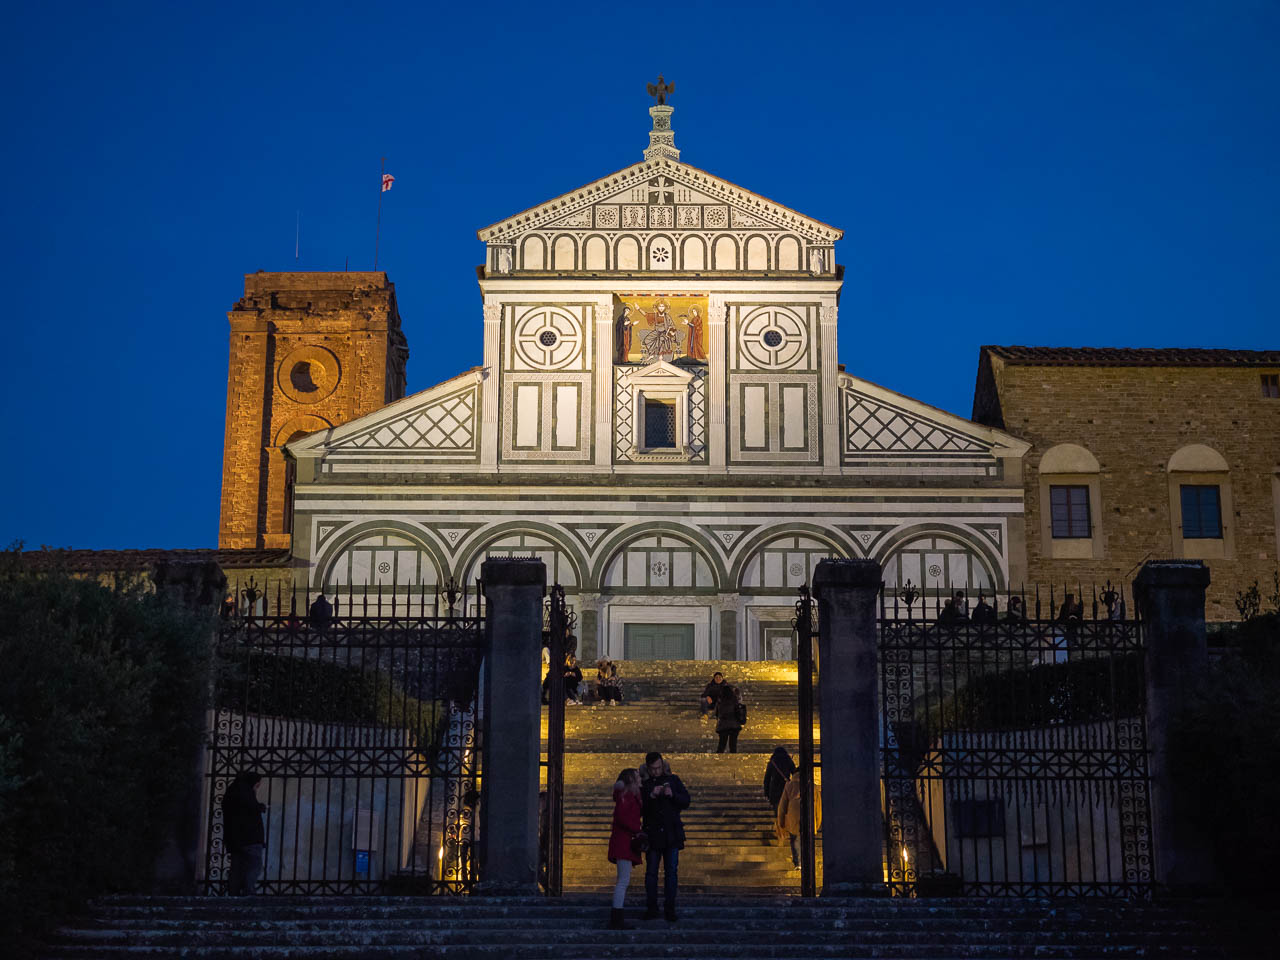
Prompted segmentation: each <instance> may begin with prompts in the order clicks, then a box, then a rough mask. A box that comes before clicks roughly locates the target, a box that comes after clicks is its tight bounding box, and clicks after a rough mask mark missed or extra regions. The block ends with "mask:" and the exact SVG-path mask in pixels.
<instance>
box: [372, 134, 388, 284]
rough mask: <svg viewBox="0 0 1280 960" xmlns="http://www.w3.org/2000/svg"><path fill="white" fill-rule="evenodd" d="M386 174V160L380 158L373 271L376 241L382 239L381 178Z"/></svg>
mask: <svg viewBox="0 0 1280 960" xmlns="http://www.w3.org/2000/svg"><path fill="white" fill-rule="evenodd" d="M386 172H387V158H386V157H383V158H382V170H381V172H380V173H379V174H378V226H377V228H376V229H375V230H374V232H373V269H374V270H375V271H376V270H377V269H378V240H379V239H381V237H382V195H383V194H384V193H385V192H386V191H385V190H383V189H382V176H383V174H385V173H386Z"/></svg>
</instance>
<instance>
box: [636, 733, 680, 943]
mask: <svg viewBox="0 0 1280 960" xmlns="http://www.w3.org/2000/svg"><path fill="white" fill-rule="evenodd" d="M644 763H645V772H646V773H647V774H648V779H646V780H645V781H644V784H643V785H642V786H641V788H640V799H641V802H642V804H643V806H642V808H641V814H642V816H643V819H644V832H645V833H646V834H647V835H648V837H649V850H648V852H647V853H646V854H645V856H646V857H648V862H647V863H646V864H645V871H644V892H645V897H646V898H647V908H648V909H647V910H646V911H645V919H646V920H652V919H654V918H656V917H657V916H658V864H659V863H661V864H662V872H663V884H662V896H663V912H664V913H665V915H666V918H667V921H668V922H670V923H674V922H675V920H676V885H677V868H678V866H679V862H680V851H681V850H683V849H684V824H683V823H681V822H680V811H681V810H684V809H687V808H688V806H689V791H688V790H686V789H685V787H684V784H683V783H681V782H680V778H679V777H677V776H675V775H674V774H672V773H668V772H666V771H665V770H664V764H663V760H662V754H660V753H658V752H657V751H656V750H655V751H653V752H652V753H649V754H647V755H646V756H645V758H644Z"/></svg>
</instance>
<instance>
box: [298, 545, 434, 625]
mask: <svg viewBox="0 0 1280 960" xmlns="http://www.w3.org/2000/svg"><path fill="white" fill-rule="evenodd" d="M323 583H324V592H325V594H326V595H327V596H329V597H338V598H339V603H338V608H339V610H340V611H341V612H343V613H345V612H346V611H347V609H348V606H347V605H348V604H351V605H352V606H354V607H355V609H356V611H357V612H359V610H360V609H361V605H362V604H363V601H364V598H365V597H366V596H367V597H368V598H369V602H370V603H371V604H373V603H377V602H379V601H381V602H382V604H383V606H384V609H385V607H386V606H387V605H388V604H389V603H390V602H391V598H392V597H393V596H394V597H395V600H396V606H397V609H401V608H402V605H403V609H404V610H405V612H406V613H427V614H430V613H432V612H433V611H434V609H435V604H436V599H437V591H438V590H439V585H440V572H439V570H438V569H437V567H436V560H435V557H434V556H433V555H432V554H431V552H430V551H429V550H427V549H426V548H425V547H424V546H423V545H422V544H421V543H418V542H417V541H415V540H413V539H411V538H410V537H407V536H405V535H403V534H400V533H396V532H393V531H378V532H375V533H369V534H366V535H364V536H362V537H360V538H359V539H358V540H355V541H353V542H352V543H350V544H348V545H347V546H345V547H343V548H342V550H340V551H339V552H338V554H337V555H336V556H335V557H334V558H333V560H332V561H330V563H329V567H328V569H327V570H326V571H325V575H324V581H323Z"/></svg>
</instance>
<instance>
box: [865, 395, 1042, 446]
mask: <svg viewBox="0 0 1280 960" xmlns="http://www.w3.org/2000/svg"><path fill="white" fill-rule="evenodd" d="M840 399H841V407H842V409H841V414H842V418H843V423H842V428H843V429H842V430H841V433H842V445H843V454H844V456H845V458H850V457H863V456H875V455H883V454H889V455H911V456H922V455H924V456H936V455H939V454H942V455H961V456H999V455H1001V454H1006V453H1012V454H1015V455H1021V454H1022V453H1025V452H1026V451H1027V450H1028V449H1030V444H1028V443H1026V442H1025V441H1023V440H1019V439H1018V438H1017V437H1014V436H1012V435H1010V434H1007V433H1005V432H1004V431H1002V430H996V429H994V428H992V427H988V426H985V425H983V424H980V423H975V422H974V421H972V420H966V419H964V418H963V417H959V416H956V415H955V414H953V413H949V412H947V411H946V410H941V409H939V408H937V407H931V406H929V405H928V404H926V403H921V402H920V401H919V400H915V399H913V398H911V397H908V396H905V395H903V394H900V393H897V392H895V391H893V390H888V389H886V388H885V387H881V386H879V385H878V384H874V383H871V382H870V381H868V380H861V379H858V378H857V377H853V376H850V375H848V374H842V375H841V377H840Z"/></svg>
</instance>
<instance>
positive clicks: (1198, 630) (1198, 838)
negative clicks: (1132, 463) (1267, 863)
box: [1133, 560, 1216, 889]
mask: <svg viewBox="0 0 1280 960" xmlns="http://www.w3.org/2000/svg"><path fill="white" fill-rule="evenodd" d="M1208 586H1209V568H1208V567H1206V566H1205V565H1204V564H1203V563H1202V562H1201V561H1199V560H1163V561H1154V562H1150V563H1147V564H1145V565H1143V568H1142V570H1141V571H1139V573H1138V576H1137V578H1136V579H1135V580H1134V581H1133V595H1134V600H1135V601H1136V603H1137V605H1138V610H1139V611H1140V613H1141V617H1142V634H1143V640H1144V644H1145V647H1146V679H1147V748H1148V750H1149V757H1150V767H1149V773H1150V776H1151V847H1152V851H1151V852H1152V857H1153V859H1154V861H1155V874H1154V879H1155V881H1156V882H1157V883H1159V884H1163V885H1166V886H1169V887H1181V888H1183V889H1188V888H1196V887H1203V886H1207V885H1211V884H1213V883H1214V881H1215V879H1216V871H1215V868H1214V864H1213V856H1212V851H1211V850H1210V847H1209V844H1208V843H1207V842H1206V841H1205V838H1204V837H1203V836H1202V835H1201V833H1200V831H1198V830H1197V829H1196V828H1195V826H1194V824H1192V823H1191V822H1190V820H1189V819H1188V817H1187V815H1186V810H1185V809H1184V801H1182V800H1181V799H1180V798H1179V797H1178V795H1177V792H1176V790H1175V785H1174V783H1173V780H1172V778H1171V776H1170V772H1169V746H1170V726H1171V724H1172V722H1173V718H1174V715H1175V714H1176V712H1177V710H1178V708H1179V706H1180V705H1181V704H1182V702H1183V700H1184V699H1185V697H1186V695H1187V693H1188V692H1189V691H1190V690H1192V689H1193V688H1194V686H1195V685H1196V684H1197V683H1199V682H1200V681H1201V679H1202V678H1203V677H1204V675H1205V671H1206V670H1207V669H1208V666H1209V648H1208V642H1207V640H1206V638H1205V624H1204V594H1205V588H1207V587H1208Z"/></svg>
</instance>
